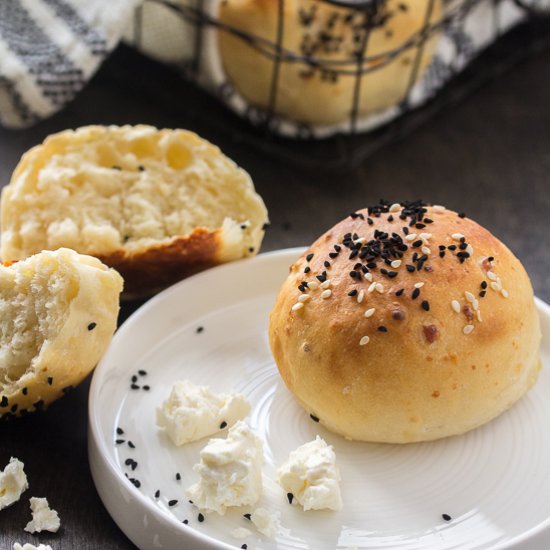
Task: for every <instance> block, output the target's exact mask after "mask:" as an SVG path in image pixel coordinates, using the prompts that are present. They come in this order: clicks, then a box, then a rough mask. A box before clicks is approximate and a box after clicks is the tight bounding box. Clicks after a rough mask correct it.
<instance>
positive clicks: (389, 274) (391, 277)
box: [388, 271, 398, 279]
mask: <svg viewBox="0 0 550 550" xmlns="http://www.w3.org/2000/svg"><path fill="white" fill-rule="evenodd" d="M397 275H398V273H397V271H388V277H389V278H390V279H393V278H394V277H397Z"/></svg>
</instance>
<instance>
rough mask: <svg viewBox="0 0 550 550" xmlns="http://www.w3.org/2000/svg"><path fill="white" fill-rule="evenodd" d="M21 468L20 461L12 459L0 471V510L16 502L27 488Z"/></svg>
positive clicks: (25, 478)
mask: <svg viewBox="0 0 550 550" xmlns="http://www.w3.org/2000/svg"><path fill="white" fill-rule="evenodd" d="M23 467H24V464H23V463H22V462H21V461H20V460H17V458H13V457H12V458H10V461H9V464H8V465H7V466H6V467H5V468H4V471H0V510H2V509H4V508H6V507H8V506H9V505H10V504H13V503H14V502H17V501H18V500H19V499H20V498H21V495H22V493H23V492H24V491H26V490H27V489H28V488H29V484H28V482H27V476H26V475H25V472H24V470H23Z"/></svg>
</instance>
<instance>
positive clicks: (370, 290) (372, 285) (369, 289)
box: [367, 281, 378, 292]
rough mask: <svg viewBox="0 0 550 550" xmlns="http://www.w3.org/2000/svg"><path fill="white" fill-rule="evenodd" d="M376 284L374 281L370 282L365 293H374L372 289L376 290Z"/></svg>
mask: <svg viewBox="0 0 550 550" xmlns="http://www.w3.org/2000/svg"><path fill="white" fill-rule="evenodd" d="M377 284H378V283H377V282H376V281H374V282H372V283H371V284H370V285H369V288H367V292H374V289H375V288H376V285H377Z"/></svg>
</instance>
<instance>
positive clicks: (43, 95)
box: [0, 0, 140, 128]
mask: <svg viewBox="0 0 550 550" xmlns="http://www.w3.org/2000/svg"><path fill="white" fill-rule="evenodd" d="M139 3H140V0H0V124H1V125H3V126H6V127H8V128H21V127H25V126H30V125H32V124H34V123H35V122H37V121H38V120H40V119H42V118H45V117H47V116H49V115H51V114H53V113H55V112H56V111H58V110H59V109H60V108H61V107H63V105H65V104H66V103H67V102H68V101H70V100H71V99H72V98H73V97H74V96H75V95H76V94H77V93H78V92H79V91H80V90H81V89H82V87H83V86H84V85H85V84H86V82H87V81H88V79H89V78H90V77H91V76H92V75H93V73H94V72H95V70H96V69H97V68H98V66H99V64H100V63H101V62H102V61H103V60H104V59H105V57H106V56H107V55H108V54H109V52H110V51H111V50H112V49H113V48H114V46H116V44H117V42H118V41H119V40H120V37H121V35H122V33H123V32H124V29H125V28H126V27H127V25H128V22H129V20H130V19H131V17H132V14H133V12H134V9H135V8H136V6H137V5H138V4H139Z"/></svg>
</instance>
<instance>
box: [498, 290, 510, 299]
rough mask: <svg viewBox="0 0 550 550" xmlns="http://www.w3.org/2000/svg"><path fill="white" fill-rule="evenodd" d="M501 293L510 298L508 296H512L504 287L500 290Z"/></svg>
mask: <svg viewBox="0 0 550 550" xmlns="http://www.w3.org/2000/svg"><path fill="white" fill-rule="evenodd" d="M500 293H501V294H502V295H503V296H504V297H505V298H508V296H510V294H508V291H507V290H506V289H505V288H503V289H502V290H501V291H500Z"/></svg>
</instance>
